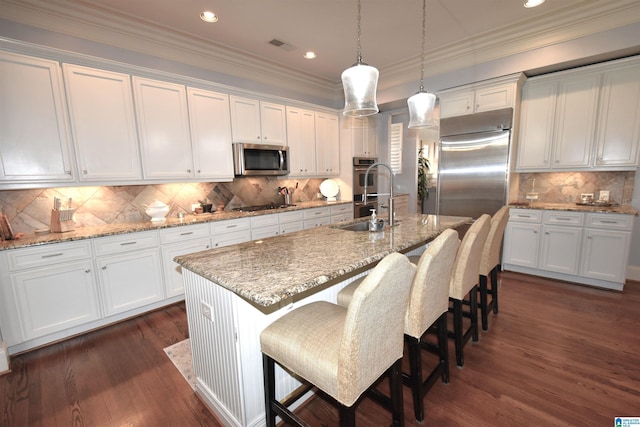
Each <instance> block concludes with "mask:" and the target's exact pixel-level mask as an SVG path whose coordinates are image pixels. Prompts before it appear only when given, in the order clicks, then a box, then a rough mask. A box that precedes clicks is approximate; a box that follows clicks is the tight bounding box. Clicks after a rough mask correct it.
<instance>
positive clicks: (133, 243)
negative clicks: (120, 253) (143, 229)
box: [120, 242, 138, 246]
mask: <svg viewBox="0 0 640 427" xmlns="http://www.w3.org/2000/svg"><path fill="white" fill-rule="evenodd" d="M136 243H138V242H122V243H120V246H128V245H135V244H136Z"/></svg>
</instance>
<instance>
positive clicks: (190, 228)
mask: <svg viewBox="0 0 640 427" xmlns="http://www.w3.org/2000/svg"><path fill="white" fill-rule="evenodd" d="M200 237H209V225H208V224H196V225H187V226H184V227H172V228H165V229H163V230H160V242H162V243H175V242H183V241H185V240H191V239H197V238H200Z"/></svg>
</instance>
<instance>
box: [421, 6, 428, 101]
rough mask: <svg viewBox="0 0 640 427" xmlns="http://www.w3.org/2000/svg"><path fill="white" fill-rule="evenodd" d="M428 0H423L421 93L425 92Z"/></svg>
mask: <svg viewBox="0 0 640 427" xmlns="http://www.w3.org/2000/svg"><path fill="white" fill-rule="evenodd" d="M426 22H427V0H422V53H421V54H420V64H421V66H420V92H424V45H425V39H426V38H427V30H426V28H427V25H426Z"/></svg>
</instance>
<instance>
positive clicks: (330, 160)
mask: <svg viewBox="0 0 640 427" xmlns="http://www.w3.org/2000/svg"><path fill="white" fill-rule="evenodd" d="M316 153H317V169H318V175H322V176H337V175H339V174H340V128H339V125H338V116H336V115H334V114H325V113H316Z"/></svg>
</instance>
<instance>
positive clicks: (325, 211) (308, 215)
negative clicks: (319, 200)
mask: <svg viewBox="0 0 640 427" xmlns="http://www.w3.org/2000/svg"><path fill="white" fill-rule="evenodd" d="M302 212H304V214H303V218H304V220H305V221H306V220H309V219H313V218H321V217H324V216H329V212H330V211H329V206H327V207H324V208H313V209H306V210H304V211H302Z"/></svg>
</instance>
